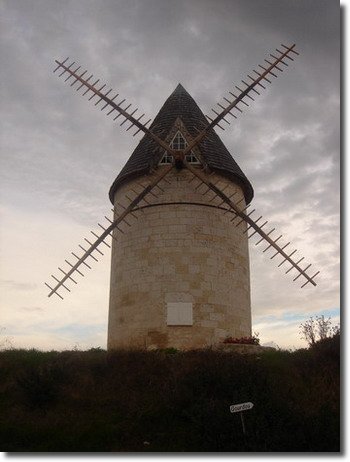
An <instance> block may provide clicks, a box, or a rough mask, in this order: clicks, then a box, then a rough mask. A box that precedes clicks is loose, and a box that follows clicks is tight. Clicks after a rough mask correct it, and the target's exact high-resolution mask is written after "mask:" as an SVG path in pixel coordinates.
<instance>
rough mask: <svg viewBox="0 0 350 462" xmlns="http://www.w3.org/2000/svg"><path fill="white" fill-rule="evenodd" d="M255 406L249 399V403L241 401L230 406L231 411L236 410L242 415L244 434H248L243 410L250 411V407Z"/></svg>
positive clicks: (234, 411)
mask: <svg viewBox="0 0 350 462" xmlns="http://www.w3.org/2000/svg"><path fill="white" fill-rule="evenodd" d="M253 406H254V404H253V403H251V402H250V401H248V402H247V403H241V404H232V405H231V406H230V411H231V412H232V414H234V413H236V412H239V414H240V416H241V422H242V431H243V435H245V434H246V432H245V425H244V418H243V411H249V410H250V409H252V408H253Z"/></svg>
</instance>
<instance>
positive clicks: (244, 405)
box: [230, 402, 254, 412]
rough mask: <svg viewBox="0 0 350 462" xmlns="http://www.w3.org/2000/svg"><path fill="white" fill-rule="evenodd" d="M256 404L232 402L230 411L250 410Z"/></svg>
mask: <svg viewBox="0 0 350 462" xmlns="http://www.w3.org/2000/svg"><path fill="white" fill-rule="evenodd" d="M253 406H254V404H253V403H251V402H248V403H242V404H232V406H230V411H231V412H242V411H249V409H251V408H252V407H253Z"/></svg>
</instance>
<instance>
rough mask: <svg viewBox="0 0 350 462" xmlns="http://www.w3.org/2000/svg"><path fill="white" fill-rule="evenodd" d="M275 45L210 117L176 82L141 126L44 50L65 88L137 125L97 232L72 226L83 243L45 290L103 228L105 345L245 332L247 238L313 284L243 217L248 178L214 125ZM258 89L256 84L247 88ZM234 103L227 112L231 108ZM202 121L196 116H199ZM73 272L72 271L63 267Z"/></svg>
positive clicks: (267, 73) (276, 240)
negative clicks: (108, 254)
mask: <svg viewBox="0 0 350 462" xmlns="http://www.w3.org/2000/svg"><path fill="white" fill-rule="evenodd" d="M282 47H283V48H284V50H283V51H281V50H279V49H276V51H277V56H275V55H274V54H270V56H271V57H272V58H273V59H272V62H271V58H270V60H267V59H265V61H266V63H267V65H265V66H261V65H259V67H260V68H261V69H262V70H260V71H256V70H253V73H254V74H256V77H252V76H251V75H249V74H248V78H249V79H250V81H251V83H247V82H246V81H244V80H242V84H243V85H244V89H241V88H240V87H239V86H235V90H234V91H238V92H239V93H238V94H235V93H233V92H231V91H230V92H229V93H230V97H229V98H226V97H224V103H223V104H222V103H218V106H219V108H220V112H217V111H216V110H215V109H212V111H213V113H214V116H213V117H214V118H211V117H209V116H204V114H203V113H202V111H201V110H200V109H199V107H198V105H197V104H196V102H195V101H194V100H193V98H192V97H191V96H190V95H189V94H188V93H187V91H186V90H185V89H184V88H183V87H182V86H181V85H178V86H177V88H176V89H175V91H174V92H173V93H172V94H171V95H170V97H169V98H168V99H167V100H166V102H165V103H164V105H163V107H162V108H161V110H160V111H159V113H158V115H157V116H156V118H155V119H154V121H153V123H152V124H151V125H150V127H149V128H147V125H148V123H149V122H150V120H148V121H147V122H146V123H145V124H143V123H141V119H142V117H143V116H144V114H142V115H141V116H140V117H138V118H136V116H135V113H136V112H137V109H135V110H134V111H133V112H131V111H130V109H129V108H130V106H131V105H130V104H129V105H128V106H127V107H126V108H124V109H123V107H122V105H123V103H124V102H125V100H122V101H121V102H120V103H115V102H114V100H115V99H116V98H117V97H118V94H116V95H115V96H114V97H113V98H112V99H110V98H109V97H108V95H109V93H111V92H112V89H110V90H108V91H107V92H104V91H103V89H104V87H105V85H102V86H101V87H98V86H97V83H98V82H99V80H96V81H95V82H94V83H90V81H91V79H92V75H90V77H88V78H86V77H84V76H85V74H86V73H87V71H84V72H83V73H79V72H78V71H79V69H80V66H79V67H77V68H76V69H74V70H73V69H72V68H73V66H74V63H72V64H70V65H66V64H65V63H66V61H67V60H68V58H67V59H66V60H64V61H62V62H60V61H56V63H57V68H56V69H55V72H56V71H57V70H58V69H60V70H61V74H60V76H62V75H64V74H68V77H66V81H69V80H70V79H72V80H71V86H74V85H76V84H77V90H80V89H81V88H84V93H83V94H84V95H86V94H88V93H89V95H90V96H89V99H90V100H92V99H93V98H96V97H97V100H95V105H96V106H97V105H98V104H100V103H101V102H103V103H105V104H104V105H103V107H102V108H101V110H102V111H103V110H104V109H106V108H107V107H108V109H109V112H108V113H107V115H110V114H112V113H114V114H117V115H116V116H115V117H114V120H117V119H118V118H119V117H122V122H121V124H120V125H124V124H125V123H126V122H130V126H128V128H127V131H128V130H130V129H131V128H133V127H136V128H137V130H136V132H135V133H134V135H136V134H137V133H139V132H140V131H142V132H143V133H144V137H143V138H142V139H141V141H140V143H139V144H138V146H137V147H136V149H135V150H134V152H133V153H132V155H131V157H130V158H129V160H128V162H127V163H126V165H125V166H124V168H123V169H122V171H121V172H120V174H119V175H118V176H117V178H116V180H115V181H114V183H113V185H112V187H111V189H110V193H109V196H110V200H111V202H112V204H113V219H110V218H108V217H105V218H106V219H107V221H108V224H106V225H101V224H100V223H99V227H100V228H102V230H103V232H102V233H101V234H97V233H96V232H94V231H91V233H92V235H93V236H94V238H95V240H94V242H91V241H90V240H88V239H87V238H84V240H85V241H86V243H87V244H88V245H89V247H88V248H87V249H86V248H85V247H83V246H82V245H79V247H80V250H81V251H82V252H83V253H82V254H80V255H77V254H76V253H74V252H72V255H73V257H74V258H75V259H76V261H75V263H71V262H70V261H68V260H65V262H66V264H67V265H68V268H67V269H65V270H64V269H62V268H59V270H60V271H61V273H63V277H61V279H59V278H57V277H56V276H54V275H52V277H53V279H54V280H55V281H56V283H57V284H56V285H55V286H54V287H51V286H50V285H49V284H47V283H46V285H47V286H48V287H49V289H50V293H49V296H51V295H52V294H56V295H57V296H59V297H60V298H63V297H62V296H61V295H60V293H59V291H58V290H59V289H61V288H62V287H63V288H64V289H66V290H68V291H70V288H69V287H68V284H67V283H69V282H73V283H75V284H76V283H77V282H76V280H75V279H74V278H75V277H76V276H75V275H76V274H78V275H83V273H82V268H84V267H87V268H90V269H91V266H90V264H91V263H90V262H89V263H88V262H87V260H88V259H89V258H90V259H92V260H95V261H97V258H96V256H97V255H98V254H103V253H102V251H101V248H100V247H101V246H102V244H104V245H105V246H108V247H110V245H109V244H108V243H107V242H106V238H107V237H108V236H111V237H112V263H111V284H110V308H109V326H108V348H109V349H114V348H120V347H146V348H164V347H168V346H171V347H177V348H196V347H204V346H207V345H212V344H214V343H217V342H220V341H222V340H223V339H224V338H225V337H226V336H228V335H232V336H235V337H243V336H249V335H251V306H250V278H249V255H248V239H250V238H252V237H253V236H255V237H258V239H259V240H258V241H257V242H256V245H258V244H260V243H261V242H265V244H267V247H266V248H265V249H264V252H267V251H269V250H270V249H272V250H273V251H274V253H273V255H272V256H270V258H271V259H274V258H275V257H276V256H280V257H282V260H281V261H280V263H279V265H278V266H279V267H281V266H282V265H284V264H285V263H287V264H288V263H289V264H290V265H291V266H290V267H289V268H288V269H287V271H286V273H289V272H290V271H292V270H294V271H295V272H296V276H295V277H294V281H295V280H297V279H298V278H299V277H300V276H302V277H303V278H304V279H305V280H306V281H304V283H303V285H302V287H304V286H305V285H306V284H308V283H311V284H313V285H316V283H315V281H314V278H315V276H316V275H317V274H318V272H316V273H315V274H314V275H313V276H310V275H309V274H308V272H307V271H308V269H309V268H310V266H311V264H309V265H307V266H306V267H305V268H301V266H300V263H301V261H302V260H303V259H304V258H303V257H301V258H299V259H298V260H297V261H295V260H296V258H295V253H296V252H297V251H296V250H293V251H292V252H289V251H288V250H289V249H288V250H286V249H287V247H288V246H289V245H290V242H287V243H285V244H283V245H282V244H280V242H281V241H280V239H281V238H282V236H281V235H280V236H278V237H273V233H274V231H275V229H274V228H273V229H271V230H270V231H268V232H265V230H264V229H263V228H264V227H265V226H266V224H267V221H265V222H264V223H261V221H260V220H262V216H258V217H255V218H254V216H253V213H254V212H255V209H254V210H252V211H250V210H249V211H248V207H249V205H250V202H251V200H252V198H253V188H252V186H251V184H250V182H249V180H248V179H247V177H246V176H245V175H244V173H243V172H242V170H241V169H240V168H239V166H238V165H237V163H236V162H235V160H234V159H233V157H232V156H231V154H230V153H229V152H228V151H227V149H226V148H225V146H224V144H223V143H222V141H221V140H220V138H219V137H218V135H217V134H216V132H215V131H214V128H217V127H218V128H220V129H223V127H222V125H220V123H222V121H223V122H225V123H226V124H230V122H229V121H228V117H233V118H235V119H236V118H237V115H238V114H239V113H240V112H242V110H243V109H242V108H243V107H244V106H248V102H247V101H249V100H254V98H253V95H259V94H260V93H259V91H260V90H261V89H265V86H264V85H266V82H267V83H271V80H270V79H271V76H273V77H277V74H276V72H277V71H278V72H283V69H282V67H283V66H288V63H287V61H293V58H292V57H291V56H292V55H297V54H298V53H297V52H296V51H295V49H294V48H295V45H292V46H290V47H287V46H284V45H282ZM258 89H259V91H258ZM235 111H238V112H235ZM207 119H208V120H209V121H208V120H207ZM73 276H74V277H73Z"/></svg>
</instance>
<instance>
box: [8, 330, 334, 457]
mask: <svg viewBox="0 0 350 462" xmlns="http://www.w3.org/2000/svg"><path fill="white" fill-rule="evenodd" d="M339 343H340V335H335V336H334V337H333V338H329V339H325V340H324V341H321V342H317V343H316V344H315V345H314V346H313V347H311V348H309V349H307V350H306V349H302V350H298V351H295V352H288V351H272V352H271V351H270V352H266V353H264V354H259V355H252V356H240V355H237V354H233V353H223V352H217V351H211V350H201V351H198V350H197V351H189V352H183V353H182V352H177V351H175V350H171V349H170V350H165V351H155V352H146V351H117V352H114V353H113V354H108V353H107V352H106V351H103V350H99V349H93V350H89V351H86V352H82V351H65V352H55V351H52V352H39V351H36V350H7V351H3V352H1V353H0V374H1V385H0V407H1V412H0V449H1V451H6V452H12V451H21V452H37V451H43V452H61V451H62V452H63V451H65V452H72V451H76V452H82V451H84V452H85V451H87V452H113V451H116V452H117V451H118V452H119V451H131V452H135V451H142V452H156V451H162V452H165V451H171V452H179V451H193V452H200V451H214V452H218V451H224V452H231V451H254V452H261V451H278V452H280V451H322V452H323V451H339V448H340V416H339V414H340V409H339V408H340V406H339V386H340V383H339V380H340V379H339V368H340V360H339ZM245 401H252V402H253V403H254V408H253V409H252V410H250V411H247V412H245V414H244V416H245V423H246V430H247V434H246V435H245V436H244V435H243V434H242V426H241V421H240V418H239V416H238V415H237V414H231V413H230V412H229V406H230V404H234V403H242V402H245Z"/></svg>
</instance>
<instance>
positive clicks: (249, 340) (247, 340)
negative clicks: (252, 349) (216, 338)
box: [224, 336, 260, 345]
mask: <svg viewBox="0 0 350 462" xmlns="http://www.w3.org/2000/svg"><path fill="white" fill-rule="evenodd" d="M224 343H237V344H240V345H260V340H259V339H258V337H256V336H252V337H240V338H237V337H236V338H235V337H227V338H225V340H224Z"/></svg>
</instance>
